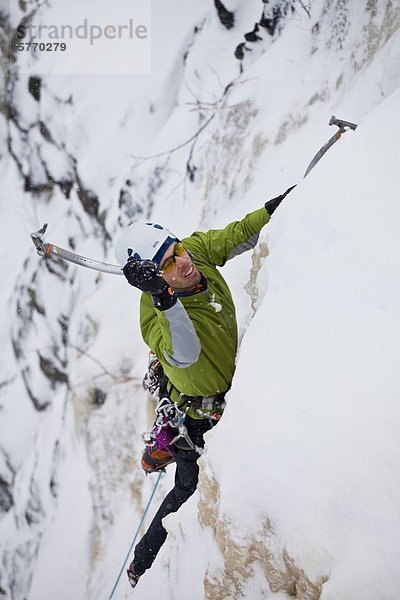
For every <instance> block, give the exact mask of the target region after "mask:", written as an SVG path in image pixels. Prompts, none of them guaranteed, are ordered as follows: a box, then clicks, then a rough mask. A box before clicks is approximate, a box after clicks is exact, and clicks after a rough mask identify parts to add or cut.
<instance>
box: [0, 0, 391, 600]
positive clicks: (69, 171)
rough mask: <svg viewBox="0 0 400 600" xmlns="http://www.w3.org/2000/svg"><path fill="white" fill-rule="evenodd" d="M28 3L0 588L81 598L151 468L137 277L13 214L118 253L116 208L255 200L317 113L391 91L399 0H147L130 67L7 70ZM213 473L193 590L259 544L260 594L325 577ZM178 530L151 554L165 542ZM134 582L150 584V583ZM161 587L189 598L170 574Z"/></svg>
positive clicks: (241, 565) (2, 168) (11, 130)
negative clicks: (208, 535) (139, 50)
mask: <svg viewBox="0 0 400 600" xmlns="http://www.w3.org/2000/svg"><path fill="white" fill-rule="evenodd" d="M312 4H313V5H312ZM39 5H40V2H38V1H37V0H35V2H31V3H29V5H28V4H27V3H20V5H19V7H18V8H15V10H14V11H13V14H12V15H9V14H8V13H7V11H6V10H5V9H0V47H1V55H2V57H1V81H2V94H1V97H0V136H1V139H2V140H3V144H2V145H1V148H0V177H1V181H2V199H1V205H0V214H1V217H2V219H1V222H2V233H1V242H0V244H1V265H0V275H1V279H0V281H1V282H2V294H1V303H2V305H1V306H2V311H1V315H2V317H1V318H2V328H1V334H0V335H1V343H2V348H3V358H2V365H1V374H0V548H1V553H0V596H1V597H3V596H4V597H5V598H7V599H10V600H11V599H12V600H23V599H24V598H30V600H36V599H39V598H40V599H41V600H42V599H43V598H47V597H48V598H50V597H56V596H57V597H59V598H61V597H62V598H65V599H67V598H71V597H74V598H75V599H76V600H81V599H82V600H92V599H93V600H94V599H95V598H99V597H101V596H104V590H105V589H108V588H111V585H112V582H113V578H114V576H115V574H116V573H117V572H118V568H119V564H120V559H121V557H122V556H123V554H124V549H125V548H126V547H128V546H129V536H130V530H131V529H132V530H134V524H135V523H137V522H138V520H139V519H140V516H141V512H142V510H143V506H144V505H145V503H146V501H147V497H148V495H149V491H150V490H151V486H152V482H151V481H150V480H146V481H145V479H144V476H143V474H142V473H141V472H140V470H139V467H138V464H139V462H140V461H139V458H140V452H141V439H140V434H141V432H142V431H144V430H145V429H146V428H147V427H148V426H149V423H148V421H147V419H148V417H147V410H148V406H147V404H146V402H147V400H146V398H145V397H144V393H143V391H142V389H141V378H142V374H143V370H144V367H145V364H146V349H145V348H144V347H143V346H140V343H141V342H140V334H139V332H138V329H137V325H136V321H137V317H136V314H137V310H138V297H137V296H136V295H135V294H134V293H133V291H132V290H128V289H127V288H126V287H125V286H124V282H123V280H122V278H120V279H119V278H118V277H116V278H113V276H108V275H104V274H99V273H95V272H89V271H87V270H85V269H79V268H77V267H76V266H74V265H71V264H69V263H66V262H63V261H62V260H60V259H58V260H57V259H55V258H54V256H52V257H49V256H47V257H43V258H39V257H38V256H37V255H36V254H35V252H34V249H33V246H32V245H31V242H30V240H29V233H30V232H31V231H33V230H36V229H38V228H39V227H40V226H41V225H42V224H43V222H45V221H46V222H49V224H50V227H49V234H48V241H54V242H55V243H57V244H59V245H60V246H63V247H65V248H68V249H70V250H72V251H74V252H77V253H82V254H83V255H87V256H90V257H93V258H97V259H99V260H106V261H107V262H114V258H113V254H112V245H113V239H114V237H115V235H116V234H117V232H118V231H119V229H120V228H121V227H124V226H126V225H127V224H128V223H130V222H132V221H134V220H137V219H146V220H148V219H153V218H155V219H157V220H161V219H163V220H165V221H169V222H171V221H172V225H173V223H174V222H175V223H176V225H177V228H178V229H181V230H182V231H179V232H178V233H179V234H182V236H183V235H185V234H187V233H188V229H189V232H190V231H192V230H195V229H206V228H211V227H215V226H218V227H219V226H223V225H224V224H225V216H224V215H225V214H229V219H230V220H234V218H240V217H241V215H242V214H244V212H246V210H247V206H248V210H251V209H253V208H256V207H257V206H258V205H261V204H263V203H264V202H265V200H267V199H268V196H269V195H270V194H271V197H272V196H273V195H276V193H279V192H281V191H282V190H283V189H286V187H288V185H289V184H291V183H292V182H294V181H295V180H298V179H299V178H300V177H301V174H302V173H303V172H304V170H305V166H306V163H307V158H306V155H307V157H308V156H309V155H310V158H311V156H312V154H313V152H314V151H316V150H317V149H318V144H319V143H320V141H321V144H322V143H323V140H324V135H325V133H326V137H328V135H329V134H330V133H331V132H330V131H329V130H327V129H326V130H325V132H324V131H323V130H321V127H323V126H325V125H326V123H327V121H328V120H329V116H330V114H331V113H332V112H333V111H335V112H336V109H337V108H338V109H340V110H341V111H343V113H344V114H340V115H339V114H338V116H341V117H343V118H348V119H350V120H352V119H354V120H359V121H362V119H363V118H364V117H365V116H366V115H368V114H369V113H370V112H371V111H372V110H373V109H375V108H376V106H378V105H379V104H380V103H381V102H383V101H384V100H385V99H386V98H388V97H389V96H390V94H392V93H394V92H395V91H396V90H397V89H398V86H399V84H400V81H399V76H398V73H397V71H398V68H397V65H398V59H399V56H398V54H399V53H398V50H397V48H398V47H399V44H398V42H399V37H398V36H399V26H400V6H399V2H398V1H396V2H393V1H389V0H374V1H371V2H367V3H365V6H364V5H363V6H361V5H360V3H359V2H357V1H356V0H342V1H336V2H333V1H332V0H325V1H321V2H318V3H310V2H289V1H288V0H273V1H270V2H266V1H264V2H262V1H259V0H251V1H249V2H246V3H245V4H243V3H240V2H234V1H229V2H228V1H224V2H220V1H219V0H214V1H210V2H209V3H208V4H207V5H205V6H202V7H199V6H197V3H196V2H194V0H193V1H192V0H191V1H190V2H189V1H188V3H187V6H186V5H185V8H183V7H182V6H181V5H180V3H179V0H173V1H172V2H171V3H170V6H169V8H168V10H167V9H166V8H165V7H161V6H159V7H156V6H155V7H154V12H155V13H156V15H157V20H158V21H159V22H157V24H155V25H154V31H155V33H154V35H155V44H156V46H157V47H156V49H155V51H154V52H155V54H154V72H153V74H152V75H151V76H149V77H148V78H147V79H146V82H145V83H143V81H144V80H140V79H135V78H134V79H131V78H129V77H126V78H124V77H122V76H120V77H118V78H117V77H115V78H114V77H113V76H112V75H110V76H104V77H103V78H101V77H99V78H96V77H93V78H89V77H87V78H84V77H82V76H78V75H76V76H70V77H62V76H57V75H50V74H49V75H48V76H44V75H41V76H39V75H37V74H36V73H35V71H34V69H32V72H31V73H29V74H27V75H24V74H23V73H21V71H20V68H19V61H20V56H19V54H18V50H17V49H16V44H15V41H16V32H17V28H18V27H19V26H20V25H23V24H24V23H27V22H28V21H29V20H30V19H37V18H40V10H46V8H42V9H40V6H39ZM161 24H162V26H161ZM170 31H174V32H175V33H174V35H171V34H170ZM37 60H42V59H41V57H40V56H39V57H38V58H37ZM33 64H34V63H33ZM346 111H349V114H348V113H347V112H346ZM300 163H301V164H300ZM389 175H391V174H389ZM329 181H330V180H329V178H328V177H327V179H326V184H325V185H326V186H328V185H329V184H330V183H329ZM255 198H256V200H255ZM260 203H261V204H260ZM276 222H278V221H276ZM4 224H6V225H4ZM166 224H167V225H168V223H166ZM52 236H54V239H51V237H52ZM331 240H332V243H334V235H333V234H332V238H331ZM266 257H268V247H267V243H266V240H265V239H264V240H262V242H261V244H260V246H259V247H258V248H257V250H256V251H255V253H254V254H253V257H252V258H253V263H252V266H251V264H250V262H247V263H245V262H242V263H238V266H237V267H232V268H235V272H234V273H233V272H232V271H231V272H229V268H230V267H227V269H228V271H227V273H228V274H227V278H228V279H229V281H230V282H231V283H232V287H233V289H234V292H235V294H236V297H237V299H238V306H239V309H238V310H239V317H240V319H241V323H240V326H241V335H243V334H244V332H245V330H246V327H247V325H248V324H249V323H250V321H251V319H252V317H253V315H254V313H255V312H256V311H257V310H258V309H259V308H260V306H261V305H262V302H263V300H264V297H265V290H266V288H267V281H266V279H267V275H265V271H263V265H264V263H265V260H268V258H266ZM244 260H246V259H244ZM247 260H248V261H250V257H248V259H247ZM250 269H251V270H250ZM245 284H246V289H247V292H248V295H249V297H248V296H247V295H246V293H245V292H244V291H243V287H244V285H245ZM120 286H121V287H120ZM382 310H383V309H382ZM260 339H261V334H260ZM260 344H261V342H260ZM246 352H248V353H250V352H251V351H250V350H246ZM246 356H247V354H243V355H242V356H241V357H239V361H238V364H239V365H240V364H241V363H240V361H241V360H245V357H246ZM234 385H235V384H234ZM233 389H235V388H233ZM224 435H227V434H226V432H225V434H224V430H223V428H222V426H221V436H224ZM228 438H229V436H228ZM203 460H204V461H207V460H208V458H207V455H206V457H205V459H203ZM210 462H211V463H212V462H213V455H212V452H210ZM219 476H220V473H219V472H218V469H217V468H216V469H215V471H212V470H207V469H205V468H203V470H202V475H201V482H200V502H199V509H198V513H197V512H196V511H194V512H193V514H196V516H195V517H194V518H196V519H198V520H199V523H200V524H201V526H202V527H203V528H204V529H205V530H208V531H210V532H212V538H213V543H214V544H215V548H216V552H218V553H219V554H218V556H219V559H220V560H222V563H223V567H221V568H219V567H217V566H216V565H217V562H218V561H217V559H216V564H211V565H208V566H205V567H204V569H203V567H202V566H201V568H200V567H199V571H198V574H199V581H200V580H201V582H203V583H199V586H200V587H199V588H196V587H195V585H194V588H193V589H194V590H196V591H197V592H198V596H196V598H197V597H198V598H200V597H206V598H210V599H213V600H214V599H215V598H221V599H222V598H228V597H229V598H230V597H232V598H242V597H243V598H244V597H246V594H249V593H250V592H248V591H246V590H247V589H248V588H246V581H247V580H249V578H250V577H251V576H252V575H251V574H252V573H253V568H254V564H255V563H257V564H258V565H259V566H260V573H261V574H260V578H261V580H262V581H263V582H265V586H266V587H265V589H267V588H268V591H267V592H266V593H272V592H275V593H278V592H279V593H281V594H284V595H285V596H283V597H286V595H288V596H294V597H297V598H301V599H306V598H307V599H308V598H309V599H314V598H319V597H325V596H324V595H323V594H324V592H323V590H324V585H325V583H326V581H327V577H328V576H329V574H328V572H327V571H326V572H325V571H323V570H320V571H318V570H316V571H318V572H316V571H314V570H313V569H312V568H307V564H306V562H307V561H306V560H304V561H303V562H302V559H301V558H299V556H295V553H294V552H291V551H290V549H288V548H287V545H286V543H285V541H284V540H283V539H282V537H281V536H280V534H279V531H278V529H279V528H277V527H276V524H275V523H274V520H273V515H271V514H270V512H269V509H268V508H266V509H265V514H263V515H262V517H261V522H260V523H261V524H260V527H259V529H258V530H257V531H256V532H255V533H254V531H246V530H243V529H240V527H242V525H240V527H239V524H237V523H235V522H234V521H233V520H232V517H231V516H230V515H229V510H226V506H227V498H226V496H224V497H223V496H222V492H221V491H220V481H219ZM171 479H172V474H168V475H167V476H166V477H165V481H164V482H163V483H162V484H161V486H160V489H159V491H158V496H157V497H156V499H155V502H158V501H159V500H160V499H161V498H162V496H163V494H165V491H166V490H167V489H168V487H169V486H170V484H171ZM223 489H224V488H223ZM223 493H225V492H223ZM228 504H229V503H228ZM190 506H191V505H190ZM188 510H189V509H188ZM190 510H192V509H190ZM187 514H189V513H187ZM190 514H192V513H190ZM171 522H172V521H171ZM185 522H186V523H190V520H189V521H185ZM128 525H129V526H128ZM127 529H129V532H128V531H127ZM173 535H174V527H173V526H172V525H171V537H172V538H173ZM174 539H175V541H174V540H172V541H171V544H170V546H168V550H165V552H170V553H171V556H172V555H173V553H174V552H176V553H177V556H178V555H179V548H178V549H177V545H176V543H175V542H176V540H178V542H181V543H182V547H183V548H186V546H185V541H184V540H183V541H182V539H181V538H180V537H179V534H176V531H175V538H174ZM198 539H199V540H200V541H199V544H200V545H199V547H198V548H196V551H197V552H198V553H199V555H200V556H202V557H204V556H205V555H206V554H207V549H206V545H201V544H202V541H201V540H202V539H203V538H201V536H199V538H198ZM174 544H175V545H174ZM178 545H179V544H178ZM213 547H214V546H213ZM166 556H167V555H164V559H163V560H164V563H163V564H162V565H161V563H160V566H159V567H157V566H155V569H156V568H160V571H162V567H163V566H164V564H165V561H167V560H170V558H168V559H167V558H166ZM221 557H222V559H221ZM303 558H304V557H303ZM200 563H201V564H202V561H201V560H200ZM328 563H329V561H328ZM170 565H171V568H172V569H175V568H177V567H176V565H175V564H174V563H173V562H170ZM216 572H218V575H219V576H218V578H217V579H218V582H217V583H216V575H215V574H216ZM160 581H165V580H163V579H162V577H161V579H160ZM146 585H148V586H149V587H148V589H147V591H148V593H149V594H150V597H151V595H152V594H155V593H156V591H157V585H158V583H157V582H153V583H152V584H150V583H148V584H146V583H143V586H146ZM177 585H178V584H177ZM201 585H203V587H201ZM261 588H262V586H261ZM60 589H62V590H63V593H64V594H65V595H64V596H60V593H59V590H60ZM145 589H146V588H145V587H143V590H145ZM166 589H167V588H165V590H166ZM257 589H258V588H257ZM325 589H326V588H325ZM121 593H124V592H121ZM165 593H167V592H165ZM203 593H204V596H203V595H202V594H203ZM175 594H176V595H175V596H173V592H172V591H171V594H170V595H169V597H173V598H174V600H175V599H176V598H179V599H180V598H184V597H187V596H185V590H184V585H183V584H182V587H179V585H178V587H177V588H176V590H175ZM260 594H261V592H260ZM121 597H122V596H121ZM248 597H250V596H248ZM252 597H256V596H254V595H253V596H252ZM259 597H260V598H261V597H268V596H262V595H260V596H259ZM326 597H328V596H326Z"/></svg>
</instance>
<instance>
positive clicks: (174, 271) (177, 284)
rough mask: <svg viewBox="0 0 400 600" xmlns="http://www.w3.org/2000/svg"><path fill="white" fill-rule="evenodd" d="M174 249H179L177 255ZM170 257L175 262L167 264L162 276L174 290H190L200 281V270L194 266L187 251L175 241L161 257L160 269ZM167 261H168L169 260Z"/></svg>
mask: <svg viewBox="0 0 400 600" xmlns="http://www.w3.org/2000/svg"><path fill="white" fill-rule="evenodd" d="M176 249H180V252H179V255H178V254H176ZM171 257H173V258H174V261H175V264H172V265H171V266H169V268H168V272H167V273H163V278H164V279H165V281H166V282H167V283H168V285H170V286H171V287H172V288H173V289H174V290H176V291H190V290H191V289H192V288H194V287H195V285H197V284H198V283H200V279H201V275H200V272H199V271H198V269H197V268H196V267H195V265H194V263H193V261H192V259H191V258H190V255H189V254H188V252H187V251H186V250H185V249H184V248H183V247H182V245H181V244H179V243H177V242H175V243H174V244H171V245H170V247H169V248H168V250H166V252H165V254H164V256H163V257H162V259H161V261H160V269H161V271H162V269H163V266H164V265H166V263H167V261H168V259H169V258H171ZM168 262H169V263H170V261H168ZM171 267H172V268H171Z"/></svg>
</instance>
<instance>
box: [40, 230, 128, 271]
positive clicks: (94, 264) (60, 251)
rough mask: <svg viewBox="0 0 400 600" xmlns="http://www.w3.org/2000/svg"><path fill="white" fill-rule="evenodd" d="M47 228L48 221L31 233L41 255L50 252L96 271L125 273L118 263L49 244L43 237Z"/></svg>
mask: <svg viewBox="0 0 400 600" xmlns="http://www.w3.org/2000/svg"><path fill="white" fill-rule="evenodd" d="M46 229H47V223H45V224H44V225H43V227H42V228H41V229H39V230H38V231H34V232H33V233H31V240H32V242H33V243H34V245H35V248H36V251H37V253H38V254H39V256H47V255H49V254H52V255H53V256H57V257H58V258H63V259H64V260H67V261H68V262H72V263H74V264H76V265H81V267H87V268H88V269H93V270H94V271H101V272H103V273H112V274H113V275H123V272H122V267H120V266H118V265H110V264H109V263H105V262H101V261H98V260H93V259H92V258H86V257H85V256H81V255H80V254H75V252H71V251H70V250H65V249H64V248H60V247H59V246H56V245H55V244H49V243H47V242H44V241H43V239H42V238H43V235H44V234H45V233H46Z"/></svg>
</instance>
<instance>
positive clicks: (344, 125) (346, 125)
mask: <svg viewBox="0 0 400 600" xmlns="http://www.w3.org/2000/svg"><path fill="white" fill-rule="evenodd" d="M328 125H336V126H337V127H339V129H338V131H336V133H334V134H333V136H332V137H331V138H329V140H328V141H327V142H326V144H324V145H323V146H322V148H321V149H320V150H318V152H317V154H316V155H315V156H314V158H313V159H312V161H311V162H310V164H309V165H308V167H307V170H306V172H305V173H304V177H303V179H304V178H305V177H307V175H308V174H309V172H310V171H311V169H313V168H314V167H315V165H316V164H317V162H319V161H320V160H321V158H322V157H323V156H324V154H325V152H327V151H328V150H329V148H330V147H331V146H333V144H334V143H335V142H337V141H338V140H340V138H341V136H342V133H345V132H346V131H347V130H348V129H352V130H353V131H355V130H356V129H357V125H356V124H355V123H350V121H344V120H343V119H337V118H336V117H335V116H334V115H332V116H331V118H330V119H329V123H328Z"/></svg>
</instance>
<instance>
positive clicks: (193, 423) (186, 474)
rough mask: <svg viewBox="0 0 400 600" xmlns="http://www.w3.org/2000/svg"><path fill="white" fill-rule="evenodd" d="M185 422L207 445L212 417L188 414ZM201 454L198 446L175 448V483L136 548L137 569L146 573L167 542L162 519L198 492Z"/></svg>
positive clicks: (193, 435)
mask: <svg viewBox="0 0 400 600" xmlns="http://www.w3.org/2000/svg"><path fill="white" fill-rule="evenodd" d="M185 425H186V427H187V430H188V433H189V435H190V437H191V439H192V441H193V443H194V444H195V445H196V446H199V447H200V448H203V447H204V438H203V435H204V433H205V432H206V431H208V430H209V429H211V427H212V426H213V424H211V422H210V421H209V420H208V419H201V420H197V419H191V418H190V417H186V419H185ZM199 457H200V455H199V454H198V453H197V452H195V451H194V450H181V449H179V448H177V449H176V450H175V461H176V472H175V485H174V487H173V488H172V490H171V491H170V492H169V494H168V495H167V496H166V497H165V499H164V501H163V502H162V503H161V506H160V508H159V509H158V511H157V513H156V515H155V517H154V519H153V521H152V522H151V525H150V527H149V528H148V530H147V532H146V533H145V535H144V536H143V537H142V539H141V540H140V542H139V543H138V544H137V546H136V548H135V556H134V559H133V563H134V567H135V571H136V573H137V574H138V575H142V574H143V573H144V572H145V571H146V570H147V569H149V568H150V567H151V565H152V564H153V561H154V559H155V557H156V556H157V554H158V551H159V550H160V548H161V546H162V545H163V543H164V542H165V539H166V537H167V532H166V530H165V529H164V527H163V525H162V519H163V518H164V517H166V516H167V515H169V514H170V513H172V512H176V511H177V510H178V508H179V507H180V506H182V504H183V503H184V502H186V500H187V499H188V498H190V496H191V495H192V494H193V493H194V491H195V490H196V487H197V482H198V479H199V467H198V464H197V461H198V459H199Z"/></svg>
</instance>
